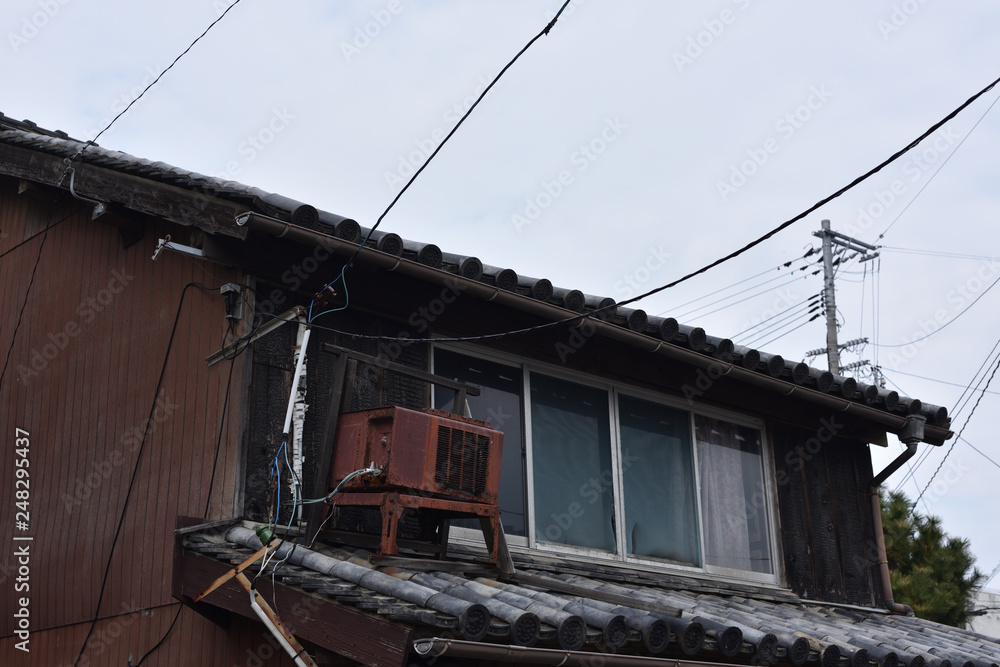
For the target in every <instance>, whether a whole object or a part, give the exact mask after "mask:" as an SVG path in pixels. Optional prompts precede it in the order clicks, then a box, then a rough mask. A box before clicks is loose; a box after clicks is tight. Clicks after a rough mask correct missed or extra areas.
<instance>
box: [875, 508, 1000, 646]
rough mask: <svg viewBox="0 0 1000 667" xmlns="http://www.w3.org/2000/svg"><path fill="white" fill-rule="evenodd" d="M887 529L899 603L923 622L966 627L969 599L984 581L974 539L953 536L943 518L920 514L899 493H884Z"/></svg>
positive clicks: (891, 567) (893, 586) (883, 510)
mask: <svg viewBox="0 0 1000 667" xmlns="http://www.w3.org/2000/svg"><path fill="white" fill-rule="evenodd" d="M882 527H883V529H884V531H885V551H886V557H887V560H888V561H889V572H890V577H889V578H890V580H891V581H892V592H893V595H894V596H895V598H896V601H897V602H902V603H904V604H908V605H910V606H911V607H913V611H914V613H915V614H916V615H917V616H919V617H920V618H926V619H928V620H931V621H937V622H938V623H944V624H946V625H952V626H955V627H962V626H963V625H964V624H965V622H966V621H967V620H968V618H969V614H968V609H969V608H970V607H971V605H970V597H971V595H972V594H973V591H974V589H975V588H976V587H977V586H978V585H980V584H981V583H982V580H983V578H984V575H983V573H982V572H980V571H979V570H977V569H976V568H975V567H973V565H974V563H975V562H976V558H975V556H973V555H972V550H971V549H970V547H969V541H968V540H967V539H961V538H957V537H949V536H948V535H947V534H946V533H945V532H944V530H942V529H941V519H939V518H938V517H936V516H924V515H921V514H917V513H916V512H914V511H913V509H912V506H911V504H910V501H909V499H908V498H907V497H906V496H905V495H904V494H902V493H898V492H895V491H893V492H891V493H889V494H888V496H886V495H885V494H884V493H883V494H882Z"/></svg>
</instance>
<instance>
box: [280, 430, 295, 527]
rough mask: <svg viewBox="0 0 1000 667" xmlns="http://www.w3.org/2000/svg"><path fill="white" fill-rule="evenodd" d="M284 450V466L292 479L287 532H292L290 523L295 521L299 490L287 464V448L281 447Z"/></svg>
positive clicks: (293, 470)
mask: <svg viewBox="0 0 1000 667" xmlns="http://www.w3.org/2000/svg"><path fill="white" fill-rule="evenodd" d="M282 449H284V450H285V465H286V466H288V472H289V473H291V478H292V513H291V515H289V517H288V530H289V531H291V530H292V522H293V521H295V510H296V509H297V508H298V506H299V504H298V499H299V489H298V483H297V481H296V478H295V469H294V468H292V464H291V463H289V462H288V448H287V447H282Z"/></svg>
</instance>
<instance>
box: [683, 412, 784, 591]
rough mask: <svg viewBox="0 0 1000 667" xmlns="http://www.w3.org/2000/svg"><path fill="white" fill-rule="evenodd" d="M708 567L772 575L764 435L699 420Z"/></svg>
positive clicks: (700, 462)
mask: <svg viewBox="0 0 1000 667" xmlns="http://www.w3.org/2000/svg"><path fill="white" fill-rule="evenodd" d="M695 436H696V438H697V443H698V472H699V475H700V477H701V506H702V531H703V533H704V536H705V563H706V564H708V565H717V566H720V567H727V568H732V569H736V570H749V571H753V572H764V573H768V574H770V573H772V572H773V569H772V565H771V546H770V541H769V537H768V528H767V521H766V511H765V498H766V496H765V494H764V469H763V464H762V455H761V442H760V432H759V431H758V430H756V429H753V428H749V427H746V426H739V425H737V424H731V423H729V422H725V421H722V420H720V419H713V418H711V417H704V416H702V415H695Z"/></svg>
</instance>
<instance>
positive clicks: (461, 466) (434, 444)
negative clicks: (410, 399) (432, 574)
mask: <svg viewBox="0 0 1000 667" xmlns="http://www.w3.org/2000/svg"><path fill="white" fill-rule="evenodd" d="M333 446H334V456H333V469H332V471H331V474H330V480H329V481H330V487H331V488H333V487H334V486H336V484H337V482H339V481H340V480H341V479H343V478H344V477H346V476H347V475H348V474H349V473H351V472H353V471H355V470H360V469H361V468H365V467H367V466H368V465H369V464H371V463H374V464H375V466H376V467H378V468H381V469H382V472H381V474H379V475H366V476H361V477H358V478H356V479H354V480H352V481H351V482H349V483H348V484H347V488H345V489H344V491H351V492H359V491H372V492H385V491H403V492H421V493H422V494H433V495H434V496H436V497H439V498H452V499H461V500H466V501H472V502H477V503H485V504H490V505H495V504H496V503H497V497H498V495H499V488H500V457H501V455H502V453H503V433H501V432H500V431H496V430H494V429H492V428H490V425H489V424H487V423H486V422H482V421H478V420H474V419H467V418H464V417H459V416H458V415H454V414H449V413H445V412H439V411H436V410H427V411H416V410H409V409H406V408H401V407H388V408H378V409H376V410H365V411H362V412H348V413H344V414H342V415H341V416H340V419H339V422H338V425H337V434H336V439H335V441H334V443H333Z"/></svg>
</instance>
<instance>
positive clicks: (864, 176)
mask: <svg viewBox="0 0 1000 667" xmlns="http://www.w3.org/2000/svg"><path fill="white" fill-rule="evenodd" d="M565 6H566V5H565V4H564V5H563V7H564V8H565ZM560 11H562V9H560ZM556 18H558V15H557V16H556ZM554 20H555V19H553V21H554ZM549 25H550V26H551V25H552V24H551V23H550V24H549ZM546 30H548V28H546ZM544 32H545V31H543V33H540V34H539V36H540V35H541V34H544ZM537 38H538V37H537V36H536V38H535V39H537ZM531 43H532V42H529V45H530V44H531ZM521 52H522V53H523V49H522V51H521ZM508 67H509V64H508ZM504 71H506V68H504ZM501 73H502V72H501ZM494 81H495V80H494ZM998 83H1000V78H997V79H994V80H993V81H992V82H990V84H989V85H987V86H986V87H985V88H983V89H982V90H980V91H979V92H977V93H976V94H974V95H973V96H972V97H970V98H969V99H967V100H966V101H965V102H963V103H962V104H960V105H959V106H958V107H957V108H956V109H955V110H953V111H951V112H950V113H948V114H947V115H946V116H945V117H944V118H942V119H941V120H939V121H938V122H936V123H934V124H933V125H931V126H930V127H929V128H928V129H927V130H925V131H924V132H923V133H921V134H920V136H918V137H917V138H916V139H914V140H913V141H911V142H910V143H909V144H907V145H906V146H904V147H903V148H902V149H900V150H898V151H896V152H895V153H893V154H892V155H890V156H889V157H888V158H886V159H885V160H883V161H882V162H880V163H879V164H878V165H876V166H875V167H873V168H872V169H869V170H868V171H867V172H865V173H864V174H862V175H861V176H858V177H857V178H855V179H854V180H852V181H851V182H850V183H848V184H847V185H845V186H844V187H842V188H840V189H839V190H837V191H835V192H834V193H833V194H830V195H828V196H826V197H824V198H823V199H820V200H819V201H817V202H816V203H815V204H813V205H812V206H809V207H808V208H806V209H805V210H804V211H802V212H801V213H799V214H798V215H795V216H793V217H792V218H790V219H788V220H786V221H785V222H783V223H781V224H780V225H778V226H777V227H774V228H773V229H771V230H770V231H768V232H767V233H765V234H763V235H761V236H759V237H757V238H756V239H754V240H753V241H751V242H749V243H747V244H746V245H744V246H742V247H741V248H739V249H737V250H734V251H733V252H731V253H729V254H727V255H725V256H723V257H720V258H719V259H717V260H715V261H713V262H711V263H709V264H706V265H704V266H703V267H701V268H700V269H697V270H695V271H692V272H690V273H688V274H686V275H683V276H681V277H680V278H678V279H676V280H673V281H671V282H669V283H666V284H663V285H660V286H659V287H654V288H653V289H651V290H648V291H646V292H643V293H642V294H639V295H638V296H634V297H632V298H630V299H626V300H624V301H622V302H621V303H618V304H615V306H607V307H606V308H605V309H597V310H593V311H590V312H588V313H581V314H579V315H574V316H572V317H567V318H564V319H561V320H556V321H554V322H546V323H545V324H537V325H535V326H531V327H524V328H521V329H512V330H507V331H500V332H496V333H492V334H481V335H478V336H454V337H450V338H440V339H435V340H436V341H438V342H441V343H444V342H479V341H485V340H498V339H501V338H506V337H508V336H517V335H521V334H526V333H532V332H535V331H542V330H544V329H550V328H553V327H557V326H561V325H567V324H572V323H573V322H578V321H580V320H583V319H585V318H588V317H593V316H594V315H597V314H599V313H601V312H604V310H610V309H611V308H616V307H618V306H627V305H629V304H632V303H635V302H637V301H641V300H642V299H646V298H648V297H650V296H652V295H654V294H659V293H660V292H662V291H664V290H667V289H670V288H672V287H676V286H677V285H680V284H681V283H683V282H687V281H688V280H690V279H691V278H694V277H696V276H699V275H701V274H703V273H705V272H707V271H710V270H711V269H714V268H715V267H717V266H719V265H721V264H724V263H726V262H728V261H730V260H732V259H734V258H736V257H739V256H740V255H742V254H744V253H745V252H747V251H749V250H751V249H752V248H755V247H757V246H758V245H760V244H761V243H763V242H764V241H767V240H768V239H770V238H771V237H772V236H774V235H775V234H777V233H778V232H781V231H783V230H784V229H786V228H788V227H790V226H791V225H793V224H795V223H796V222H798V221H799V220H801V219H802V218H804V217H806V216H807V215H809V214H810V213H812V212H814V211H815V210H816V209H818V208H820V207H822V206H825V205H826V204H828V203H830V202H831V201H833V200H834V199H836V198H838V197H840V196H841V195H843V194H844V193H845V192H847V191H849V190H851V189H852V188H854V187H856V186H857V185H859V184H860V183H863V182H864V181H866V180H868V179H869V178H871V177H872V176H873V175H875V174H877V173H878V172H880V171H882V170H883V169H885V167H886V166H888V165H890V164H892V163H893V162H895V161H896V160H898V159H899V158H900V157H902V156H903V155H905V154H906V153H908V152H909V151H911V150H912V149H913V148H915V147H916V146H918V145H919V144H920V142H922V141H923V140H924V139H926V138H927V137H929V136H930V135H932V134H933V133H934V132H936V131H937V130H938V129H940V128H941V126H942V125H944V124H945V123H947V122H948V121H949V120H951V119H952V118H954V117H955V116H957V115H958V114H959V113H961V112H962V111H963V110H964V109H965V108H967V107H968V106H969V105H970V104H972V103H973V102H975V101H976V100H977V99H979V98H980V97H982V96H983V95H985V94H986V93H987V92H989V91H990V90H992V89H993V88H994V87H995V86H996V85H997V84H998ZM487 90H489V88H487ZM480 99H482V98H481V97H480ZM470 111H471V109H470ZM449 136H450V135H449ZM439 148H440V147H439ZM424 166H426V163H425V165H424ZM418 173H419V172H418ZM411 180H412V179H411ZM397 199H398V197H397ZM394 201H395V200H394ZM387 211H388V209H387ZM384 215H385V214H384V213H383V216H382V217H384ZM380 220H381V217H380ZM364 246H365V241H362V242H361V243H360V244H359V245H358V249H357V250H356V251H355V256H356V255H357V253H359V252H360V251H361V249H362V248H363V247H364ZM348 264H349V262H348ZM345 266H346V265H345ZM341 275H343V271H342V272H341ZM337 279H339V277H338V278H337ZM337 279H334V282H335V281H336V280H337ZM330 284H332V282H331V283H330ZM276 319H280V318H276ZM317 328H321V329H323V330H326V331H331V332H334V333H338V334H341V335H344V336H349V337H352V338H354V339H356V340H384V341H390V340H400V339H399V338H398V337H395V336H372V335H368V334H358V333H353V332H350V331H342V330H340V329H334V328H333V327H317ZM405 340H407V341H409V342H411V343H412V342H413V341H414V340H416V339H413V338H406V339H405Z"/></svg>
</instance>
